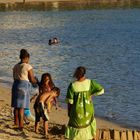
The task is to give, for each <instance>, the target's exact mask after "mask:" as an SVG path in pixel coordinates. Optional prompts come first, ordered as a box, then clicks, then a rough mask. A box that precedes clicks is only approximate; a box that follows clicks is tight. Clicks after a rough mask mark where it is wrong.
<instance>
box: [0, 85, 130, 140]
mask: <svg viewBox="0 0 140 140" xmlns="http://www.w3.org/2000/svg"><path fill="white" fill-rule="evenodd" d="M10 94H11V91H10V88H9V87H5V86H3V85H2V84H0V122H1V124H2V125H0V139H4V138H5V139H9V140H10V139H11V140H12V138H13V136H14V138H16V139H21V140H22V139H24V138H25V135H26V137H29V139H32V140H36V139H40V138H41V137H42V132H41V134H35V133H34V122H31V123H30V125H24V135H23V134H21V133H19V132H18V131H17V130H15V128H14V127H13V116H12V115H11V111H12V109H11V107H10V103H11V96H10ZM31 112H32V114H34V113H33V112H34V111H33V103H31ZM96 121H97V129H103V130H107V129H108V130H114V129H115V130H118V131H126V130H130V128H129V127H127V126H123V124H122V125H121V124H116V123H114V122H111V121H108V120H105V119H103V118H101V117H96ZM67 123H68V116H67V110H66V109H64V108H59V109H58V110H55V109H54V108H53V109H52V111H51V113H50V121H49V134H50V137H51V138H52V139H60V140H64V139H65V138H64V130H65V126H66V125H67ZM41 129H42V128H41ZM34 135H35V136H34ZM15 136H16V137H15Z"/></svg>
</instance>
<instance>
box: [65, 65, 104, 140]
mask: <svg viewBox="0 0 140 140" xmlns="http://www.w3.org/2000/svg"><path fill="white" fill-rule="evenodd" d="M85 73H86V69H85V68H84V67H82V66H80V67H78V68H77V69H76V71H75V73H74V75H73V77H75V78H76V80H75V81H74V82H72V83H70V85H69V87H68V91H67V96H66V99H67V102H68V116H69V122H68V126H67V128H66V132H65V137H66V138H68V139H70V140H94V138H95V136H96V120H95V117H94V107H93V103H92V96H95V95H101V94H103V93H104V89H103V87H102V86H101V85H99V84H98V83H96V82H95V81H94V80H90V79H87V78H86V77H85Z"/></svg>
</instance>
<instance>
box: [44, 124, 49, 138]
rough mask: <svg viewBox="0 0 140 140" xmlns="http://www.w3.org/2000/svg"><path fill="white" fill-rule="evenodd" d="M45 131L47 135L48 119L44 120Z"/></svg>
mask: <svg viewBox="0 0 140 140" xmlns="http://www.w3.org/2000/svg"><path fill="white" fill-rule="evenodd" d="M44 131H45V135H46V136H47V135H48V121H44Z"/></svg>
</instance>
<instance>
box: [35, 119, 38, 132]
mask: <svg viewBox="0 0 140 140" xmlns="http://www.w3.org/2000/svg"><path fill="white" fill-rule="evenodd" d="M38 129H39V122H36V121H35V132H36V133H38Z"/></svg>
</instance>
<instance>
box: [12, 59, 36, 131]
mask: <svg viewBox="0 0 140 140" xmlns="http://www.w3.org/2000/svg"><path fill="white" fill-rule="evenodd" d="M20 63H29V57H25V58H24V59H21V62H20ZM28 78H29V81H30V82H31V83H33V84H35V83H37V80H36V79H35V77H34V73H33V70H32V69H31V70H29V71H28ZM23 120H24V108H14V123H15V125H17V126H19V129H20V130H22V129H23V122H24V121H23Z"/></svg>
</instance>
